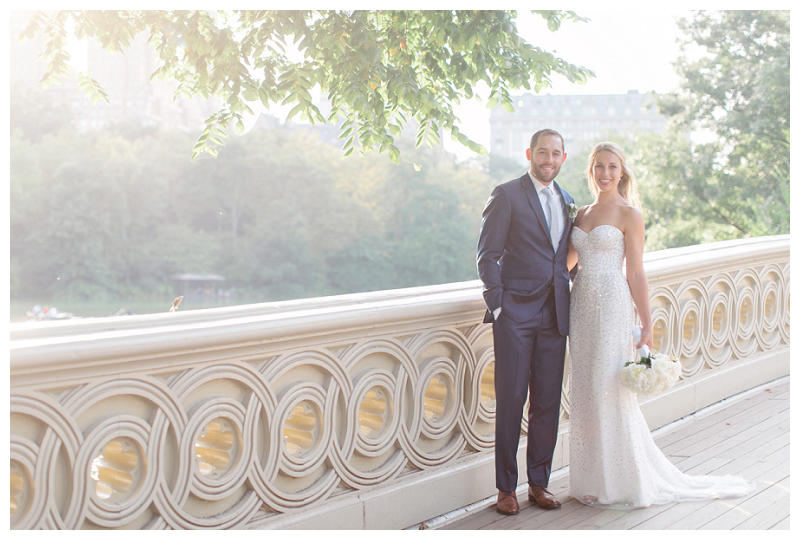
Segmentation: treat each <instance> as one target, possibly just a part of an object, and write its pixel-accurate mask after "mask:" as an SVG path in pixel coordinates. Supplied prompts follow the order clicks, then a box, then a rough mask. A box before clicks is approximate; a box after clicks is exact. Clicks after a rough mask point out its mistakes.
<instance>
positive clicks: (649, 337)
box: [636, 326, 653, 351]
mask: <svg viewBox="0 0 800 540" xmlns="http://www.w3.org/2000/svg"><path fill="white" fill-rule="evenodd" d="M645 344H646V345H647V346H648V347H649V348H650V350H651V351H652V350H653V327H652V326H642V337H641V339H640V340H639V342H638V343H637V344H636V348H637V349H641V348H642V345H645Z"/></svg>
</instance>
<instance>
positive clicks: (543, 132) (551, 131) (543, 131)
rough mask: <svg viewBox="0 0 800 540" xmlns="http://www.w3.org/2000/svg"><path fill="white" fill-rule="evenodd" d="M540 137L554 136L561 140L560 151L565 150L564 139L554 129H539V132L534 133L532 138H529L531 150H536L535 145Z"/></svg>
mask: <svg viewBox="0 0 800 540" xmlns="http://www.w3.org/2000/svg"><path fill="white" fill-rule="evenodd" d="M542 135H555V136H556V137H558V138H559V139H561V151H562V152H563V151H564V150H565V148H564V137H562V136H561V133H559V132H558V131H556V130H554V129H540V130H539V131H537V132H536V133H534V134H533V137H531V150H533V149H534V148H536V143H537V142H538V141H539V137H541V136H542Z"/></svg>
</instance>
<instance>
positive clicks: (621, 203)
mask: <svg viewBox="0 0 800 540" xmlns="http://www.w3.org/2000/svg"><path fill="white" fill-rule="evenodd" d="M587 178H588V181H589V189H590V191H591V192H592V194H593V195H594V197H595V201H594V203H593V204H591V205H589V206H584V207H583V208H581V209H580V210H579V211H578V214H577V215H576V217H575V221H574V227H573V230H572V235H571V237H570V241H571V242H570V254H569V258H568V261H567V263H568V266H569V267H570V268H572V267H573V266H574V265H575V264H576V262H579V265H578V273H577V276H576V278H575V282H574V284H573V287H572V293H571V301H570V314H569V315H570V317H569V319H570V321H569V329H570V333H569V357H570V443H569V469H570V495H571V496H572V497H573V498H575V499H576V500H578V501H580V502H582V503H584V504H587V505H592V506H598V507H603V508H638V507H645V506H650V505H652V504H666V503H671V502H677V501H686V500H698V499H710V498H727V497H742V496H744V495H746V494H748V493H750V492H751V491H752V490H753V489H754V488H755V486H754V485H753V484H752V483H749V482H747V481H745V480H744V479H742V478H738V477H733V476H724V477H720V476H716V477H715V476H690V475H686V474H684V473H682V472H681V471H679V470H678V469H677V468H676V467H675V466H674V465H673V464H672V463H671V462H670V461H669V460H668V459H667V458H666V457H665V456H664V454H663V453H662V452H661V450H660V449H659V448H658V447H657V446H656V444H655V443H654V442H653V438H652V436H651V434H650V430H649V428H648V426H647V424H646V422H645V420H644V416H643V415H642V412H641V410H640V409H639V403H638V399H637V396H636V394H635V393H633V392H631V391H630V390H628V389H627V388H626V387H624V386H622V385H621V383H620V377H619V372H620V371H621V369H622V368H623V366H624V365H625V362H626V361H629V360H632V359H633V355H634V354H636V351H635V349H634V346H635V347H636V348H639V347H641V346H642V345H645V344H647V345H648V347H649V348H650V349H652V347H653V328H652V322H651V319H650V301H649V292H648V288H647V278H646V276H645V274H644V267H643V264H642V254H643V252H644V242H645V230H644V220H643V219H642V214H641V212H640V211H639V209H638V208H637V207H638V206H639V200H638V195H637V190H636V184H635V179H634V177H633V175H632V174H631V173H630V171H629V170H628V168H627V167H626V164H625V154H624V153H623V151H622V149H621V148H620V147H619V146H618V145H617V144H615V143H611V142H604V143H600V144H598V145H597V146H595V148H594V149H593V151H592V153H591V154H590V156H589V166H588V170H587ZM623 262H624V263H625V272H624V273H623V271H622V265H623ZM634 307H635V308H636V312H637V313H638V314H639V319H640V321H641V325H642V334H641V339H640V340H639V342H638V343H635V344H634V342H633V338H632V337H631V329H632V327H633V325H634Z"/></svg>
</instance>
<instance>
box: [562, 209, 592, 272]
mask: <svg viewBox="0 0 800 540" xmlns="http://www.w3.org/2000/svg"><path fill="white" fill-rule="evenodd" d="M586 208H587V207H586V206H584V207H581V209H580V210H578V214H577V215H576V216H575V220H574V221H573V222H572V226H573V227H577V226H578V222H579V221H580V220H581V217H583V213H584V212H585V211H586ZM567 246H568V247H569V251H568V252H567V271H568V272H571V271H572V269H573V268H574V267H575V265H576V264H578V252H577V251H576V250H575V248H574V247H572V235H570V238H569V239H568V240H567Z"/></svg>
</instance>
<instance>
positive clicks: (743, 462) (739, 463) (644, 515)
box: [440, 381, 791, 530]
mask: <svg viewBox="0 0 800 540" xmlns="http://www.w3.org/2000/svg"><path fill="white" fill-rule="evenodd" d="M789 389H790V385H789V382H788V381H785V382H783V383H781V384H778V385H775V386H773V387H770V388H769V390H768V391H767V390H765V391H764V392H760V393H757V394H754V395H752V396H748V397H747V398H744V399H742V400H740V401H738V402H735V403H733V404H731V406H729V407H726V408H724V409H720V410H718V411H714V412H713V413H710V414H708V415H707V416H704V417H702V418H698V419H697V420H695V421H692V422H688V423H686V424H684V425H681V426H678V427H677V428H676V429H674V430H670V431H667V432H664V433H663V434H662V435H660V436H659V437H657V438H656V444H658V445H659V447H661V448H662V449H663V450H665V454H666V455H667V457H668V458H669V459H670V460H671V461H672V462H673V463H676V465H677V466H678V468H679V469H681V470H682V471H684V472H687V473H689V474H712V475H724V474H734V475H739V476H743V477H745V478H748V479H751V480H752V481H754V482H755V483H756V485H757V489H756V491H755V492H754V493H753V494H751V495H750V496H749V497H745V498H742V499H714V500H707V501H687V502H683V503H679V504H668V505H661V506H651V507H649V508H641V509H636V510H630V511H624V510H607V509H606V510H604V509H598V508H592V507H588V506H586V505H583V504H581V503H579V502H577V501H576V500H574V499H573V498H572V497H570V495H569V476H568V475H565V476H562V477H560V478H558V479H557V480H555V481H553V482H552V483H551V486H550V491H552V492H553V494H554V495H555V496H556V497H557V498H558V499H559V500H560V501H561V502H562V507H561V508H560V509H559V510H549V511H548V510H542V509H541V508H539V507H538V506H536V505H535V504H532V503H529V502H528V501H527V495H526V494H525V492H524V491H522V492H521V493H520V494H518V497H519V499H520V513H519V514H518V515H516V516H502V515H500V514H498V513H497V512H496V511H495V506H494V505H491V506H489V507H487V508H483V509H481V510H479V511H477V512H475V513H474V514H472V515H470V516H466V517H463V518H461V519H459V520H458V521H456V522H453V523H450V524H444V525H443V526H441V527H440V528H444V529H449V530H477V529H492V530H520V529H524V530H530V529H557V530H590V529H592V530H596V529H604V530H608V529H615V530H619V529H637V530H638V529H684V530H686V529H700V528H701V529H724V530H730V529H732V528H742V529H770V528H772V529H784V530H785V529H788V528H789V460H790V455H791V454H790V434H789V396H790V392H789Z"/></svg>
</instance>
